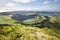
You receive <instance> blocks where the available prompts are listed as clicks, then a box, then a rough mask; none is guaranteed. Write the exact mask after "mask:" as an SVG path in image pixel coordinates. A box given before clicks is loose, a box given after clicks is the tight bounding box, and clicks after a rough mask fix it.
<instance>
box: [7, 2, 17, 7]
mask: <svg viewBox="0 0 60 40" xmlns="http://www.w3.org/2000/svg"><path fill="white" fill-rule="evenodd" d="M14 5H16V4H14V3H7V4H6V6H14Z"/></svg>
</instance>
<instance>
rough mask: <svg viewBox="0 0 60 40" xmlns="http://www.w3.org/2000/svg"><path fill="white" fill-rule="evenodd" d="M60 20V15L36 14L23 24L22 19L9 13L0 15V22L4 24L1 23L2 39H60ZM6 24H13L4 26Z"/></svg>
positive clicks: (0, 36)
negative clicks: (12, 16)
mask: <svg viewBox="0 0 60 40" xmlns="http://www.w3.org/2000/svg"><path fill="white" fill-rule="evenodd" d="M14 17H16V16H14ZM19 17H20V16H19ZM24 17H25V16H24ZM47 18H48V19H47ZM19 19H20V18H19ZM29 20H33V21H34V22H33V21H32V22H31V21H29ZM46 20H47V21H46ZM59 20H60V17H59V16H58V17H56V18H55V17H47V16H38V15H37V16H36V15H35V16H34V17H33V19H32V18H31V17H30V18H29V19H26V20H24V21H23V24H21V23H18V22H20V20H17V19H13V18H11V17H10V16H8V15H0V24H3V25H2V26H1V25H0V40H60V21H59ZM16 22H17V23H16ZM26 22H28V23H26ZM4 24H9V25H11V26H9V25H8V26H7V25H6V26H4ZM33 24H34V25H33Z"/></svg>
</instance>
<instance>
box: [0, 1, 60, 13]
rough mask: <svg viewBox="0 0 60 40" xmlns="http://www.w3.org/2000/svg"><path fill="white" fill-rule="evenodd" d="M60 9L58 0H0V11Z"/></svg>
mask: <svg viewBox="0 0 60 40" xmlns="http://www.w3.org/2000/svg"><path fill="white" fill-rule="evenodd" d="M23 10H24V11H60V0H0V12H5V11H23Z"/></svg>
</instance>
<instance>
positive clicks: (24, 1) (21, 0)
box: [13, 0, 36, 3]
mask: <svg viewBox="0 0 60 40" xmlns="http://www.w3.org/2000/svg"><path fill="white" fill-rule="evenodd" d="M13 1H16V2H21V3H29V2H32V1H36V0H13Z"/></svg>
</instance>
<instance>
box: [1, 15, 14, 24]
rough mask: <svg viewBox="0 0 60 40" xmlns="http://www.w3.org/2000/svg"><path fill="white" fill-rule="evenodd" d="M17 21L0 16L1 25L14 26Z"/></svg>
mask: <svg viewBox="0 0 60 40" xmlns="http://www.w3.org/2000/svg"><path fill="white" fill-rule="evenodd" d="M14 22H15V20H13V19H11V17H10V16H4V15H0V24H13V23H14Z"/></svg>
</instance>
